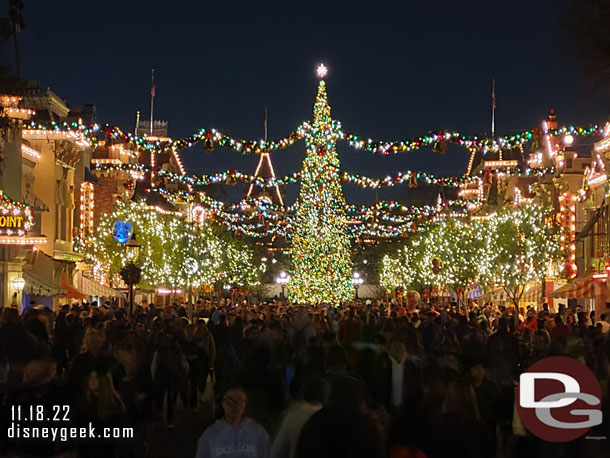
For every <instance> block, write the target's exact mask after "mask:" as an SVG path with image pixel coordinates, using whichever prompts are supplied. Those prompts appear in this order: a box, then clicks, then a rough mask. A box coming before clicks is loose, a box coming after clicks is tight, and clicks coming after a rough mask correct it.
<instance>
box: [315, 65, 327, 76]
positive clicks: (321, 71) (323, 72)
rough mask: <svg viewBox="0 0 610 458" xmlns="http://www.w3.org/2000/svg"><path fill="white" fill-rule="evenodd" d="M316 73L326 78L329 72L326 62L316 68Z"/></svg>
mask: <svg viewBox="0 0 610 458" xmlns="http://www.w3.org/2000/svg"><path fill="white" fill-rule="evenodd" d="M316 73H317V74H318V76H319V77H320V78H324V77H325V76H326V74H327V73H328V69H327V68H326V67H325V66H324V64H320V65H318V69H317V70H316Z"/></svg>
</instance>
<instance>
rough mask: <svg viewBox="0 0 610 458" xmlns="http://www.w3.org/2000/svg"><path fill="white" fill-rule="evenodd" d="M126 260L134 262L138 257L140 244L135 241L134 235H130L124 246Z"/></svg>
mask: <svg viewBox="0 0 610 458" xmlns="http://www.w3.org/2000/svg"><path fill="white" fill-rule="evenodd" d="M125 251H126V254H127V259H129V261H130V262H136V261H137V260H138V257H139V256H140V244H139V243H138V242H137V240H136V234H132V235H131V238H130V239H129V240H128V241H127V243H126V244H125Z"/></svg>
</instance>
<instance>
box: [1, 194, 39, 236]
mask: <svg viewBox="0 0 610 458" xmlns="http://www.w3.org/2000/svg"><path fill="white" fill-rule="evenodd" d="M12 217H16V218H21V217H22V218H23V220H22V222H23V227H18V228H15V229H11V228H8V227H1V228H0V235H18V236H24V235H25V234H26V233H28V232H29V231H30V230H31V228H32V226H33V225H34V214H33V212H32V209H31V208H30V206H29V205H27V204H25V203H23V202H18V201H15V200H13V199H11V198H10V197H9V196H7V195H6V194H4V192H3V191H2V190H1V189H0V219H4V223H3V226H8V225H9V223H8V221H7V220H8V219H9V218H12Z"/></svg>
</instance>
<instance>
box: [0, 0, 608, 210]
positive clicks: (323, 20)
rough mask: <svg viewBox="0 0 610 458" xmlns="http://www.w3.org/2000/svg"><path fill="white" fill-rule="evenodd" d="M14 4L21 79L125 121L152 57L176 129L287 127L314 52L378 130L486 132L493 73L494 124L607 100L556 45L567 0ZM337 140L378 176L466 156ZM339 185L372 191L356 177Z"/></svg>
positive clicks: (212, 162) (308, 90) (396, 134)
mask: <svg viewBox="0 0 610 458" xmlns="http://www.w3.org/2000/svg"><path fill="white" fill-rule="evenodd" d="M2 2H4V3H5V4H6V3H8V2H7V0H2ZM24 3H25V4H26V6H25V10H24V15H25V19H26V22H27V27H26V28H25V29H24V30H23V32H22V33H21V35H20V40H21V47H22V54H23V56H22V69H23V71H22V73H23V74H24V76H26V77H28V78H33V79H39V80H40V81H41V85H43V86H50V87H51V88H52V89H53V90H54V91H55V92H56V93H58V94H59V95H61V96H62V97H63V98H65V99H67V101H68V103H69V104H70V105H71V106H79V105H82V104H85V103H95V104H96V105H97V110H98V120H99V122H101V123H105V122H108V123H112V124H118V125H120V126H122V127H123V128H125V129H129V130H133V125H134V119H135V111H136V110H137V109H141V110H142V113H143V116H145V117H148V116H149V108H148V107H149V94H150V89H149V84H150V69H151V68H152V67H154V68H155V69H156V77H157V98H156V107H155V118H156V119H165V120H167V121H169V125H170V135H172V136H173V137H174V138H176V137H181V136H184V135H187V134H189V133H191V132H192V131H194V130H195V129H197V128H199V127H216V128H218V129H220V130H222V131H224V132H226V133H228V134H230V135H232V136H236V137H239V138H255V139H258V138H261V137H262V134H263V116H264V107H265V106H267V107H268V110H269V135H270V137H271V138H277V137H280V136H283V135H285V134H287V133H288V132H290V131H291V130H293V129H294V128H295V127H296V126H297V125H298V124H299V123H300V122H302V121H303V120H306V119H309V118H310V117H311V110H312V104H313V101H314V95H315V90H316V77H315V73H314V69H315V66H316V65H317V64H318V63H319V62H324V63H325V64H326V66H327V67H328V68H329V74H328V76H327V78H326V81H327V84H328V91H329V101H330V104H331V107H332V109H333V116H334V117H335V118H336V119H338V120H340V121H341V122H342V124H343V128H344V130H345V131H348V132H354V133H358V134H360V135H362V136H366V137H372V138H374V139H402V138H410V137H413V136H416V135H418V134H422V133H425V132H427V131H429V130H436V129H456V130H459V131H461V132H463V133H466V134H484V133H485V132H489V130H490V127H489V124H490V109H491V108H490V102H491V100H490V93H491V78H492V77H495V78H496V81H497V99H498V108H497V114H496V120H497V132H498V133H500V134H506V133H511V132H513V131H515V130H521V129H529V128H531V127H534V126H539V125H540V122H541V120H542V119H543V118H544V117H545V116H546V114H547V113H548V109H549V107H551V106H554V107H556V110H557V113H558V117H559V121H560V124H568V123H574V124H588V123H602V122H604V120H605V119H606V117H607V115H608V101H607V98H606V97H602V96H601V95H595V96H593V97H591V98H589V99H588V100H585V99H584V97H583V94H584V92H585V91H584V84H585V77H584V75H582V73H581V72H580V71H579V69H578V68H577V64H576V61H575V60H573V59H572V58H570V57H569V56H568V55H567V53H565V52H564V51H563V50H562V45H561V43H562V39H563V38H564V37H562V31H561V27H560V19H559V17H560V15H561V13H562V8H563V3H564V2H563V0H537V1H531V0H512V1H490V0H476V1H465V2H453V1H451V2H449V1H436V0H428V1H425V2H424V1H419V2H412V1H402V2H395V3H396V5H391V6H388V5H384V3H382V2H378V1H370V2H366V3H360V4H359V3H356V2H341V3H337V2H333V3H332V4H331V5H329V4H326V3H325V2H317V3H316V2H314V3H312V2H307V1H303V2H300V3H293V4H289V3H288V2H285V3H282V4H281V6H280V5H275V4H269V3H260V2H248V3H242V2H233V1H223V2H220V1H219V2H215V3H211V2H205V1H188V2H187V1H179V0H174V1H163V2H161V1H157V0H146V1H140V0H138V1H136V0H122V1H116V0H106V1H103V2H90V1H83V0H61V1H37V2H35V1H33V0H24ZM581 147H586V145H582V144H581ZM339 152H340V156H341V160H342V165H343V167H344V169H345V170H348V171H352V172H360V173H363V174H368V175H372V176H382V175H385V174H388V173H393V172H395V171H398V170H407V169H409V168H411V169H416V170H426V171H430V172H435V173H439V174H449V175H459V174H461V173H463V172H464V171H465V168H466V163H467V153H466V152H465V150H462V149H459V148H450V150H449V152H448V153H447V155H446V156H439V155H436V154H433V153H431V152H430V151H429V150H428V149H423V150H420V151H416V152H411V153H407V154H400V155H396V156H393V157H381V156H375V155H372V154H370V153H363V152H361V151H360V152H359V151H355V150H353V149H351V148H349V147H348V146H347V145H346V144H340V145H339ZM303 154H304V146H303V144H302V143H300V144H299V146H296V147H292V148H289V149H287V150H284V151H281V152H278V153H276V154H275V155H274V157H273V160H274V163H275V165H276V169H277V171H278V173H279V174H285V173H289V172H292V171H294V170H296V169H298V168H300V163H301V161H302V158H303ZM184 160H185V163H186V165H187V168H188V171H189V173H203V172H215V171H220V170H224V169H227V168H236V169H239V170H242V171H254V168H255V165H256V161H257V159H256V158H255V157H244V156H241V155H240V154H239V153H236V152H231V151H225V150H221V149H219V148H217V149H216V151H215V152H214V153H212V154H205V153H203V151H202V149H201V148H200V147H197V148H193V150H192V151H188V152H185V154H184ZM292 186H293V188H294V187H295V185H292ZM407 192H408V188H407V187H406V186H405V187H403V188H401V190H400V193H407ZM346 194H347V196H348V200H352V201H370V199H371V198H374V196H373V197H371V196H372V192H371V191H370V190H368V191H360V190H358V189H354V187H350V186H347V187H346ZM393 196H396V192H394V194H392V193H388V192H387V191H385V192H382V193H380V197H393Z"/></svg>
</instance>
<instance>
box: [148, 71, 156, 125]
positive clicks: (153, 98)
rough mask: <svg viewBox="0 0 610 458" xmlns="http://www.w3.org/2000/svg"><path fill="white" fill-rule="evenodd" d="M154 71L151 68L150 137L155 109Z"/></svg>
mask: <svg viewBox="0 0 610 458" xmlns="http://www.w3.org/2000/svg"><path fill="white" fill-rule="evenodd" d="M155 92H156V87H155V69H154V68H153V69H152V71H151V75H150V134H149V135H150V136H151V137H152V134H153V113H154V109H155Z"/></svg>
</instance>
